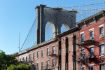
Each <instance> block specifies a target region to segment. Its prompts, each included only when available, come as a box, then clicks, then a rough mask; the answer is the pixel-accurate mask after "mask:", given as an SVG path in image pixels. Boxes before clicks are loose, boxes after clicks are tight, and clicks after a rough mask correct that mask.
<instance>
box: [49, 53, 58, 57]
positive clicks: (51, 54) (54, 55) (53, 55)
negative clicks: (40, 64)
mask: <svg viewBox="0 0 105 70" xmlns="http://www.w3.org/2000/svg"><path fill="white" fill-rule="evenodd" d="M49 56H51V57H57V54H56V53H54V52H50V54H49Z"/></svg>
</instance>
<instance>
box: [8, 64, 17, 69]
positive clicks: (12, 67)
mask: <svg viewBox="0 0 105 70" xmlns="http://www.w3.org/2000/svg"><path fill="white" fill-rule="evenodd" d="M7 70H16V66H15V65H12V64H11V65H10V66H9V67H8V68H7Z"/></svg>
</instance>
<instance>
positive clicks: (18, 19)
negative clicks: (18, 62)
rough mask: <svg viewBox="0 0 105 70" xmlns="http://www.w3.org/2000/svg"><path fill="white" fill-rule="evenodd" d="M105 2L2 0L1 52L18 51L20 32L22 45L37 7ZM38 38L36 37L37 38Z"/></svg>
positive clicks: (0, 20)
mask: <svg viewBox="0 0 105 70" xmlns="http://www.w3.org/2000/svg"><path fill="white" fill-rule="evenodd" d="M97 2H105V0H0V50H3V51H4V52H6V53H7V54H11V53H14V52H17V51H18V47H19V32H20V35H21V40H20V42H21V45H22V43H23V41H24V39H25V38H26V36H27V33H28V31H29V29H30V27H31V25H32V24H33V22H34V19H35V7H36V6H37V5H39V4H45V5H48V6H50V7H64V6H65V7H66V6H80V5H85V4H86V5H87V4H91V3H97ZM35 37H36V36H35Z"/></svg>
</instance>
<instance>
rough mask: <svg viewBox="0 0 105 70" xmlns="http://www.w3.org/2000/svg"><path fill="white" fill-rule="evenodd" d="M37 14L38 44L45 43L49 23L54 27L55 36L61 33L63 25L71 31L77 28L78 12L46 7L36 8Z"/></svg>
mask: <svg viewBox="0 0 105 70" xmlns="http://www.w3.org/2000/svg"><path fill="white" fill-rule="evenodd" d="M36 12H37V44H39V43H42V42H44V41H45V27H46V24H47V23H51V24H53V25H54V29H53V31H54V33H53V34H54V35H53V37H56V35H58V34H60V33H61V26H62V24H64V25H66V26H67V27H68V28H69V29H71V28H73V27H75V26H76V13H77V12H76V11H73V10H71V11H68V10H64V9H62V8H50V7H47V6H46V5H39V6H37V7H36Z"/></svg>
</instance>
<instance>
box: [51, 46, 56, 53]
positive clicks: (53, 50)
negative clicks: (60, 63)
mask: <svg viewBox="0 0 105 70" xmlns="http://www.w3.org/2000/svg"><path fill="white" fill-rule="evenodd" d="M52 53H53V54H56V48H55V46H53V48H52Z"/></svg>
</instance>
